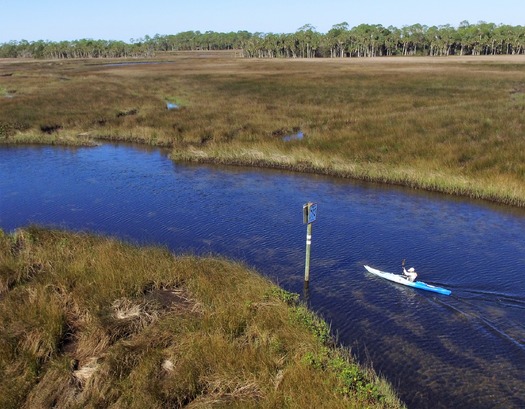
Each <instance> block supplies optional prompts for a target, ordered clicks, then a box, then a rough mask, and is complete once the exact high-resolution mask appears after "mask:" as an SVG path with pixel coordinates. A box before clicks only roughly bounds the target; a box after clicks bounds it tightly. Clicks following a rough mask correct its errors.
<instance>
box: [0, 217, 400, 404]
mask: <svg viewBox="0 0 525 409" xmlns="http://www.w3.org/2000/svg"><path fill="white" fill-rule="evenodd" d="M0 317H1V318H0V407H2V408H15V407H27V408H51V407H61V408H78V407H114V408H119V407H126V408H145V407H147V408H165V407H192V408H199V407H233V408H235V407H238V408H250V407H257V408H276V407H289V408H309V407H312V408H313V407H315V408H319V407H330V408H343V407H345V408H361V407H365V406H366V407H369V408H399V407H401V405H400V403H399V402H398V400H397V399H396V398H395V396H394V394H393V393H392V392H391V389H390V387H389V386H388V385H387V384H386V382H384V381H383V380H381V379H379V378H378V377H377V376H376V375H375V374H374V373H373V372H372V371H371V370H370V369H367V368H363V367H360V366H357V365H356V364H355V363H353V360H352V358H351V357H350V356H349V354H348V352H345V351H344V350H342V349H339V348H336V347H335V346H334V344H333V340H332V338H331V336H330V330H329V327H328V325H327V324H326V323H325V322H324V321H322V320H321V319H320V318H319V317H317V316H316V315H314V314H312V313H311V312H310V311H309V310H308V309H307V308H306V307H305V306H304V305H302V304H300V303H299V302H298V296H297V295H295V294H291V293H288V292H286V291H284V290H282V289H280V288H278V287H276V286H275V285H273V284H272V283H270V282H269V281H268V280H267V279H264V278H262V277H261V276H259V275H257V274H256V273H255V272H253V271H250V270H248V269H247V268H246V267H244V266H243V265H241V264H238V263H235V262H229V261H226V260H223V259H220V258H215V257H205V258H195V257H192V256H174V255H173V254H170V253H169V252H168V251H167V250H165V249H162V248H138V247H135V246H131V245H128V244H125V243H122V242H118V241H116V240H112V239H108V238H102V237H95V236H90V235H87V234H72V233H67V232H63V231H57V230H47V229H42V228H39V227H30V228H27V229H23V230H19V231H17V232H15V233H13V234H10V235H6V234H3V233H2V232H1V231H0Z"/></svg>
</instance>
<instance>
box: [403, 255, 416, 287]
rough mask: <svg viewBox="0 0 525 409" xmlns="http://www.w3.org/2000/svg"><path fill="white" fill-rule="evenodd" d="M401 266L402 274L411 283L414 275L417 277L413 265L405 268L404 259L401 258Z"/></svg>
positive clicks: (414, 278)
mask: <svg viewBox="0 0 525 409" xmlns="http://www.w3.org/2000/svg"><path fill="white" fill-rule="evenodd" d="M402 266H403V274H404V275H406V278H407V280H408V281H410V282H412V283H413V282H414V281H415V280H416V277H417V273H416V270H415V269H414V267H410V268H409V269H408V270H407V269H406V268H405V259H403V263H402Z"/></svg>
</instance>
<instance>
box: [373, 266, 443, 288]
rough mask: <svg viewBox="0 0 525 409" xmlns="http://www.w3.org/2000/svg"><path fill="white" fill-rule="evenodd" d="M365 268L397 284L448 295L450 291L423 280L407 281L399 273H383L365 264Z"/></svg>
mask: <svg viewBox="0 0 525 409" xmlns="http://www.w3.org/2000/svg"><path fill="white" fill-rule="evenodd" d="M365 268H366V269H367V270H368V271H369V272H370V273H372V274H375V275H376V276H379V277H382V278H385V279H387V280H389V281H393V282H395V283H398V284H403V285H406V286H408V287H413V288H419V289H420V290H426V291H433V292H435V293H439V294H444V295H450V293H451V292H452V291H450V290H447V289H446V288H441V287H435V286H433V285H430V284H427V283H424V282H423V281H414V282H412V281H409V280H408V279H407V278H405V276H403V275H401V274H393V273H385V272H384V271H380V270H376V269H375V268H372V267H370V266H365Z"/></svg>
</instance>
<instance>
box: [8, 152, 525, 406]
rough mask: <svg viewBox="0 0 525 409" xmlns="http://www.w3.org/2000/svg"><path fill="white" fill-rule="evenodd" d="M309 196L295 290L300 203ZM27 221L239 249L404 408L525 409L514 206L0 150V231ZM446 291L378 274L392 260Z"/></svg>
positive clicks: (522, 294) (520, 232)
mask: <svg viewBox="0 0 525 409" xmlns="http://www.w3.org/2000/svg"><path fill="white" fill-rule="evenodd" d="M308 201H313V202H316V203H318V212H317V213H318V214H317V221H316V222H315V223H314V224H313V226H312V233H313V243H312V259H311V273H310V278H311V284H310V288H309V291H308V293H307V294H303V276H304V250H305V249H304V248H305V235H306V227H305V226H304V225H303V224H302V206H303V204H304V203H306V202H308ZM29 223H39V224H46V225H54V226H60V227H65V228H69V229H76V230H89V231H94V232H98V233H104V234H110V235H115V236H119V237H122V238H125V239H127V240H132V241H134V242H138V243H148V244H149V243H160V244H163V245H166V246H169V248H171V249H173V251H176V252H186V253H187V252H191V253H196V254H208V253H219V254H222V255H225V256H228V257H230V258H234V259H238V260H242V261H244V262H245V263H247V264H248V265H250V266H253V267H255V268H257V269H258V270H259V271H260V272H261V273H263V274H265V275H267V276H269V277H271V278H272V279H274V281H276V282H277V283H279V284H280V285H281V286H282V287H284V288H286V289H288V290H290V291H294V292H298V293H301V294H302V295H304V296H305V297H307V300H308V302H309V303H310V305H311V307H312V308H313V309H314V310H316V311H318V312H319V313H320V314H321V315H322V316H323V317H324V318H325V319H326V320H327V321H328V322H330V323H331V325H332V329H333V331H334V333H335V334H336V335H337V337H338V340H339V341H340V342H341V343H343V344H344V345H346V346H348V347H351V348H352V351H353V352H354V353H355V354H356V355H357V356H358V357H359V359H360V360H361V361H363V362H371V363H372V365H373V366H374V368H375V369H376V370H377V371H379V372H380V373H382V374H383V375H385V376H386V377H387V378H388V379H389V380H390V382H391V383H392V384H393V385H394V387H395V388H396V389H397V390H398V392H399V394H400V396H401V398H402V399H403V400H404V401H405V402H407V404H408V406H409V408H462V409H465V408H524V407H525V280H524V274H525V211H523V210H521V209H512V208H508V207H502V206H493V205H488V204H486V203H482V202H473V201H468V200H461V199H454V198H450V197H445V196H442V195H437V194H428V193H421V192H414V191H411V190H408V189H402V188H395V187H389V188H386V187H381V186H378V185H373V184H365V183H354V182H351V181H346V180H340V179H333V178H328V177H321V176H314V175H301V174H293V173H288V172H281V171H264V170H253V169H245V168H233V167H214V166H192V165H186V164H174V163H173V162H171V161H170V160H169V159H168V158H167V157H166V155H165V153H163V152H161V151H159V150H154V149H153V150H148V149H146V148H136V147H130V146H127V145H120V146H118V145H104V146H101V147H98V148H79V149H64V148H49V147H4V148H1V149H0V227H1V228H2V229H4V230H7V231H11V230H13V229H15V228H17V227H20V226H25V225H27V224H29ZM403 258H406V259H407V266H409V267H410V266H414V267H416V270H417V271H418V272H419V277H418V278H419V279H421V280H422V281H425V282H427V283H429V284H434V285H438V286H440V287H445V288H448V289H451V290H452V295H451V296H448V297H447V296H443V295H439V294H433V293H429V292H424V291H419V290H414V289H410V288H406V287H403V286H400V285H398V284H395V283H390V282H387V281H384V280H382V279H380V278H378V277H375V276H373V275H371V274H369V273H367V272H366V271H365V270H364V268H363V267H362V266H363V264H369V265H371V266H373V267H376V268H379V269H382V270H385V271H390V272H400V270H401V260H402V259H403Z"/></svg>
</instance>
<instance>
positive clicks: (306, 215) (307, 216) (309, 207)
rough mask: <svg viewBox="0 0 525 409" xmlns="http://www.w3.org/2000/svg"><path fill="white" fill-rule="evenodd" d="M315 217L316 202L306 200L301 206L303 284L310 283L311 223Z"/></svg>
mask: <svg viewBox="0 0 525 409" xmlns="http://www.w3.org/2000/svg"><path fill="white" fill-rule="evenodd" d="M316 219H317V203H311V202H308V203H306V204H305V205H304V206H303V223H305V224H306V225H307V226H306V259H305V262H304V285H305V287H308V284H309V283H310V247H311V245H312V223H313V222H315V220H316Z"/></svg>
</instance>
